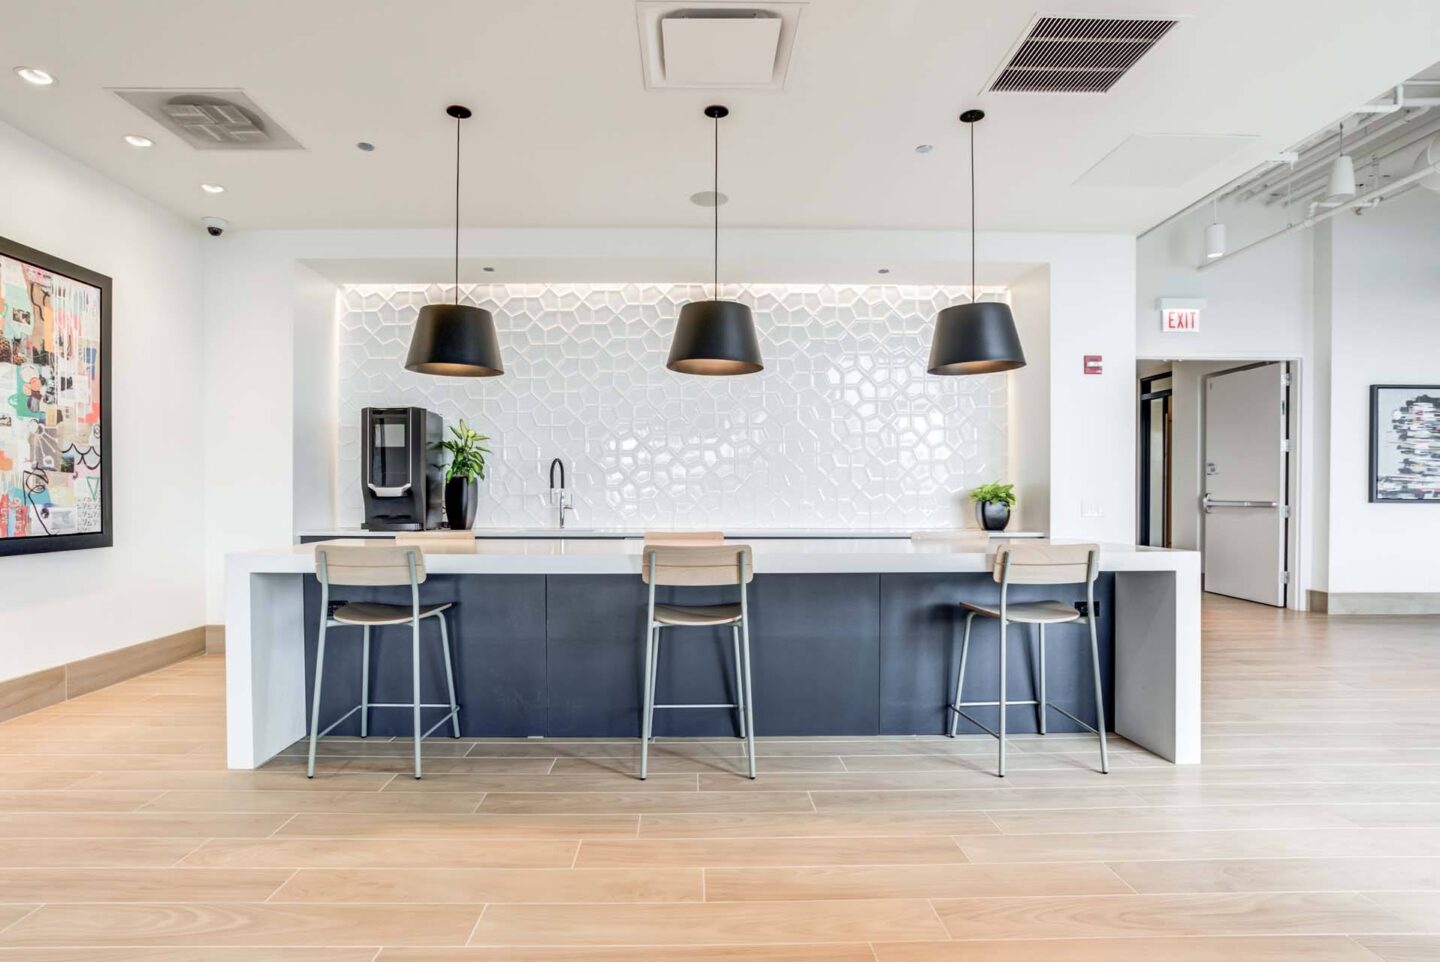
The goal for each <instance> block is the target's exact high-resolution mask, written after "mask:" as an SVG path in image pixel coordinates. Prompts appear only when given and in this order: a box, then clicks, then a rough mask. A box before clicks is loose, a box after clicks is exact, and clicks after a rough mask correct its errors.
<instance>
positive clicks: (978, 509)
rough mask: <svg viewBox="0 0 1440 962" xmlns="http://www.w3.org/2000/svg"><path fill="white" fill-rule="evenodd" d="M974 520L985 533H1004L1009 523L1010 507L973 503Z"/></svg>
mask: <svg viewBox="0 0 1440 962" xmlns="http://www.w3.org/2000/svg"><path fill="white" fill-rule="evenodd" d="M975 520H977V521H979V522H980V527H982V528H984V529H985V530H986V531H1004V530H1005V526H1006V525H1008V524H1009V523H1010V506H1009V505H1006V504H999V503H992V502H989V501H976V502H975Z"/></svg>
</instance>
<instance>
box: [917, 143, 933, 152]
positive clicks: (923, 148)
mask: <svg viewBox="0 0 1440 962" xmlns="http://www.w3.org/2000/svg"><path fill="white" fill-rule="evenodd" d="M934 149H935V145H934V144H917V145H916V147H915V153H917V154H928V153H930V151H932V150H934Z"/></svg>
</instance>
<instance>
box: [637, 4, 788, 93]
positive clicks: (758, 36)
mask: <svg viewBox="0 0 1440 962" xmlns="http://www.w3.org/2000/svg"><path fill="white" fill-rule="evenodd" d="M804 6H805V4H804V3H803V2H793V0H787V2H760V3H755V4H745V3H734V2H728V0H727V2H718V3H717V2H706V0H699V2H696V0H691V2H690V3H683V2H681V3H676V2H666V0H640V2H638V3H636V4H635V18H636V23H637V25H638V26H639V29H640V59H641V62H642V65H643V70H644V75H645V86H646V87H647V88H649V89H651V90H654V89H657V88H663V87H684V88H692V89H694V88H709V89H720V90H739V89H765V88H780V87H783V86H785V77H786V75H787V74H788V72H789V69H790V52H791V50H792V48H793V46H794V43H795V31H796V29H797V28H798V27H799V25H800V12H801V10H802V9H803V8H804Z"/></svg>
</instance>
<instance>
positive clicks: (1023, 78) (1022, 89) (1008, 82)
mask: <svg viewBox="0 0 1440 962" xmlns="http://www.w3.org/2000/svg"><path fill="white" fill-rule="evenodd" d="M1177 23H1179V21H1178V20H1153V19H1151V20H1128V19H1126V20H1122V19H1112V18H1107V17H1047V16H1040V17H1037V18H1035V22H1034V23H1033V24H1032V25H1031V27H1030V32H1029V33H1027V34H1026V35H1025V38H1024V39H1023V40H1021V41H1020V44H1019V46H1017V47H1016V48H1015V51H1014V53H1013V54H1012V55H1011V56H1010V59H1009V60H1008V61H1006V63H1005V66H1003V67H1001V68H1000V71H999V73H998V74H997V75H996V76H995V78H994V80H993V81H992V82H991V84H990V88H989V89H990V90H992V91H994V92H996V93H1044V94H1073V93H1105V92H1106V91H1108V90H1109V89H1110V88H1111V87H1113V86H1115V83H1116V81H1118V80H1119V79H1120V78H1121V77H1123V76H1125V74H1126V72H1127V71H1129V69H1130V68H1131V67H1133V66H1135V64H1136V63H1137V62H1138V61H1139V60H1140V58H1141V57H1143V56H1145V54H1146V52H1147V51H1149V49H1150V48H1151V47H1153V46H1155V44H1157V43H1159V42H1160V38H1161V37H1163V36H1165V35H1166V34H1167V33H1169V32H1170V28H1172V27H1174V26H1175V24H1177Z"/></svg>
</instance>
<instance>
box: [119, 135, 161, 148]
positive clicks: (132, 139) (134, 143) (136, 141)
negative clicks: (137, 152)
mask: <svg viewBox="0 0 1440 962" xmlns="http://www.w3.org/2000/svg"><path fill="white" fill-rule="evenodd" d="M125 143H127V144H129V145H130V146H131V147H154V146H155V141H153V140H151V139H150V138H149V137H142V136H140V135H139V134H126V135H125Z"/></svg>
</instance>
